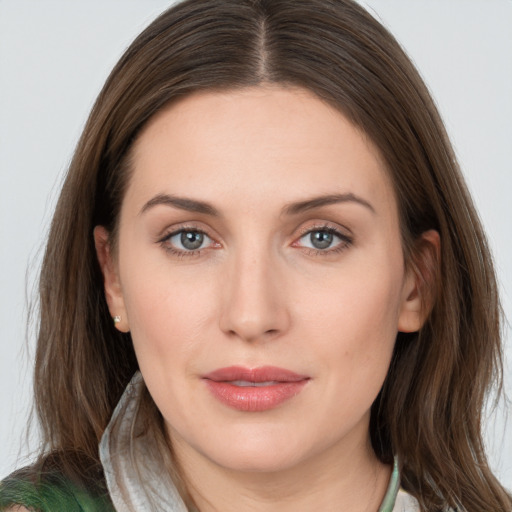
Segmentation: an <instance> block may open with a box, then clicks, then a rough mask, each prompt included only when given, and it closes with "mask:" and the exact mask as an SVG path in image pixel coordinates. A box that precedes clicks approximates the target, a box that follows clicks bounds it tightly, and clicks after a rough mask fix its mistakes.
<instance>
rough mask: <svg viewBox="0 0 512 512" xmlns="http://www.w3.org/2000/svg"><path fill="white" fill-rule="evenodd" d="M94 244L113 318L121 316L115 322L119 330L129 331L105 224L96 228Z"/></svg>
mask: <svg viewBox="0 0 512 512" xmlns="http://www.w3.org/2000/svg"><path fill="white" fill-rule="evenodd" d="M94 245H95V247H96V256H97V258H98V262H99V264H100V268H101V272H102V274H103V283H104V287H105V299H106V301H107V305H108V309H109V311H110V315H111V316H112V318H114V317H119V320H116V322H114V324H115V327H116V329H117V330H119V331H121V332H129V330H130V329H129V324H128V318H127V315H126V308H125V304H124V297H123V293H122V288H121V283H120V281H119V273H118V269H117V264H116V261H115V258H114V257H113V255H112V250H111V245H110V242H109V233H108V231H107V230H106V229H105V228H104V227H103V226H96V227H95V228H94Z"/></svg>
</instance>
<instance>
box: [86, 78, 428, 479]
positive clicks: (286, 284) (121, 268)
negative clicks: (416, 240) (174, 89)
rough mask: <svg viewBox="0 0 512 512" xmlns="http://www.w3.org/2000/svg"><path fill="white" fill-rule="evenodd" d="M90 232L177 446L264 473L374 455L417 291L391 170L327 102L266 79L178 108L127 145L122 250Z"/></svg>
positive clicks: (414, 319)
mask: <svg viewBox="0 0 512 512" xmlns="http://www.w3.org/2000/svg"><path fill="white" fill-rule="evenodd" d="M95 235H96V242H97V246H98V252H99V257H100V262H102V267H103V269H104V273H105V278H106V281H105V284H106V293H107V299H108V302H109V307H110V311H111V313H112V315H121V317H122V320H121V322H120V324H118V327H119V328H120V329H121V330H130V332H131V335H132V339H133V344H134V347H135V351H136V355H137V359H138V362H139V365H140V369H141V372H142V375H143V377H144V380H145V382H146V384H147V387H148V389H149V391H150V393H151V395H152V397H153V399H154V401H155V402H156V404H157V406H158V408H159V409H160V411H161V413H162V415H163V417H164V419H165V424H166V427H167V431H168V434H169V436H170V438H171V440H172V442H173V443H174V445H175V447H176V450H177V452H178V454H182V457H183V458H185V459H186V458H187V457H188V458H189V459H191V460H192V459H193V460H208V461H210V462H212V461H213V462H214V463H215V464H216V465H218V466H221V467H224V468H229V469H235V470H245V471H247V470H248V471H251V470H254V471H270V470H280V469H288V468H292V467H295V466H297V465H300V464H301V463H304V462H311V461H312V460H314V459H315V458H317V459H318V458H322V457H327V456H332V455H335V454H337V453H345V454H346V453H347V450H348V451H349V452H351V453H354V455H355V454H356V453H357V450H362V449H363V450H368V446H369V444H368V439H369V438H368V426H369V416H370V407H371V404H372V402H373V401H374V399H375V398H376V396H377V394H378V392H379V390H380V388H381V386H382V384H383V381H384V378H385V376H386V373H387V370H388V366H389V363H390V358H391V355H392V351H393V346H394V342H395V337H396V334H397V331H398V330H404V331H413V330H416V329H417V328H418V327H419V323H420V318H419V313H418V310H419V304H418V302H419V299H418V294H417V293H416V291H415V286H416V285H415V279H414V277H413V276H412V275H409V274H407V273H406V272H405V269H404V261H403V254H402V247H401V240H400V231H399V224H398V214H397V204H396V200H395V197H394V192H393V188H392V185H391V182H390V180H389V178H388V176H387V174H386V171H385V169H384V166H383V164H382V162H381V161H380V159H379V155H378V153H377V151H376V150H375V148H374V147H373V146H372V144H371V143H370V142H369V141H368V140H367V139H366V138H365V137H364V136H363V135H362V134H361V133H360V132H359V131H358V130H357V129H356V128H354V126H353V125H352V124H351V123H350V122H348V121H347V119H346V118H345V117H344V116H342V115H341V114H340V113H339V112H338V111H336V110H334V109H333V108H331V107H329V106H327V105H326V104H325V103H323V102H322V101H321V100H319V99H318V98H317V97H315V96H314V95H312V94H311V93H309V92H307V91H305V90H302V89H298V88H281V87H270V86H268V87H255V88H247V89H243V90H240V91H236V92H208V93H197V94H194V95H191V96H189V97H187V98H185V99H183V100H181V101H179V102H177V103H175V104H173V105H172V106H170V107H168V108H167V109H166V110H164V111H162V112H161V113H159V114H158V115H157V116H156V117H155V118H154V119H152V120H151V122H150V123H149V124H148V126H147V127H146V128H145V130H144V131H143V133H142V134H141V136H140V138H139V139H138V141H137V143H136V145H135V148H134V153H133V175H132V176H131V179H130V183H129V186H128V189H127V192H126V196H125V198H124V201H123V204H122V209H121V217H120V228H119V241H118V242H119V243H118V252H117V254H116V255H115V256H114V257H111V256H110V255H109V254H108V248H107V249H105V246H104V245H102V240H104V237H105V232H104V231H103V230H102V229H101V228H99V229H97V230H96V233H95ZM107 247H108V246H107Z"/></svg>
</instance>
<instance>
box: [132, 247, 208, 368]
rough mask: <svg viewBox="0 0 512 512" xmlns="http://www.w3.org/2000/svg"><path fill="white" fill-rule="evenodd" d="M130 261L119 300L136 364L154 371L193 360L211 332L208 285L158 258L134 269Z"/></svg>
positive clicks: (134, 260)
mask: <svg viewBox="0 0 512 512" xmlns="http://www.w3.org/2000/svg"><path fill="white" fill-rule="evenodd" d="M136 256H137V255H136V254H132V257H131V258H127V259H126V261H125V267H124V272H125V275H126V276H129V277H128V278H127V279H126V280H125V281H124V282H123V295H124V300H125V306H126V310H127V316H128V320H129V324H130V331H131V335H132V339H133V343H134V347H135V351H136V353H137V358H138V359H139V363H140V364H141V365H144V364H146V359H147V364H155V368H156V367H158V366H159V365H160V364H162V363H164V362H165V364H166V365H167V366H168V365H169V364H173V365H176V364H177V363H178V362H179V361H180V360H182V358H183V357H185V356H186V355H187V354H192V355H193V352H194V351H195V350H196V349H197V346H198V344H199V343H200V341H201V339H203V340H204V337H205V334H206V333H207V332H208V331H209V329H210V327H211V317H212V314H211V310H212V308H213V307H214V305H215V293H214V290H213V284H212V283H211V281H210V280H202V279H198V278H197V276H196V277H193V276H186V275H183V273H182V272H180V271H179V269H173V268H172V267H171V266H170V265H166V262H165V261H164V262H163V263H162V261H161V260H162V258H161V257H160V258H159V259H156V262H154V263H152V262H151V260H150V259H149V258H146V259H145V261H144V265H138V264H137V257H136ZM130 269H131V271H130ZM206 283H209V284H206Z"/></svg>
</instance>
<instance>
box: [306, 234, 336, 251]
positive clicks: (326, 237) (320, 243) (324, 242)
mask: <svg viewBox="0 0 512 512" xmlns="http://www.w3.org/2000/svg"><path fill="white" fill-rule="evenodd" d="M332 238H333V234H332V233H329V232H327V231H314V232H313V233H311V235H310V240H311V243H312V245H313V247H315V248H316V249H327V248H328V247H329V246H330V245H331V244H332Z"/></svg>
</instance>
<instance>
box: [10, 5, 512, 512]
mask: <svg viewBox="0 0 512 512" xmlns="http://www.w3.org/2000/svg"><path fill="white" fill-rule="evenodd" d="M490 261H491V260H490V257H489V254H488V249H487V246H486V242H485V237H484V234H483V232H482V229H481V227H480V224H479V222H478V218H477V216H476V214H475V212H474V208H473V206H472V203H471V200H470V198H469V196H468V194H467V192H466V189H465V186H464V183H463V180H462V178H461V177H460V174H459V171H458V168H457V164H456V162H455V158H454V156H453V152H452V150H451V147H450V144H449V142H448V140H447V137H446V134H445V132H444V129H443V126H442V123H441V121H440V119H439V116H438V114H437V111H436V109H435V107H434V105H433V102H432V100H431V99H430V96H429V94H428V92H427V90H426V88H425V86H424V84H423V83H422V81H421V79H420V78H419V76H418V74H417V72H416V71H415V70H414V67H413V66H412V64H411V63H410V61H409V60H408V59H407V57H406V56H405V55H404V54H403V52H402V51H401V49H400V47H399V46H398V44H397V43H396V42H395V41H394V39H393V38H392V36H390V34H389V33H387V32H386V31H385V29H383V28H382V27H381V26H380V25H379V24H378V23H377V22H376V21H375V20H374V19H373V18H371V17H370V16H369V15H368V14H367V13H366V12H365V11H364V10H363V9H361V8H360V7H359V6H358V5H357V4H355V3H353V2H351V1H346V0H345V1H329V0H293V1H290V0H288V1H285V0H283V1H279V0H272V1H270V0H269V1H263V0H261V1H250V0H247V1H239V0H237V1H234V0H232V1H212V0H209V1H208V0H192V1H190V0H189V1H186V2H183V3H181V4H178V5H177V6H175V7H173V8H172V9H170V10H169V11H167V12H166V13H164V14H163V15H162V16H161V17H159V18H158V19H157V20H156V21H155V22H154V23H153V24H152V25H150V27H148V29H146V30H145V31H144V32H143V33H142V34H141V35H140V36H139V37H138V38H137V39H136V41H135V42H134V43H133V44H132V46H131V47H130V48H129V49H128V50H127V52H126V53H125V55H124V56H123V57H122V59H121V60H120V62H119V63H118V65H117V66H116V67H115V69H114V71H113V72H112V74H111V76H110V77H109V79H108V80H107V83H106V84H105V87H104V89H103V91H102V92H101V94H100V96H99V98H98V100H97V103H96V105H95V107H94V108H93V111H92V113H91V116H90V118H89V121H88V123H87V125H86V127H85V130H84V133H83V135H82V138H81V140H80V143H79V145H78V148H77V150H76V153H75V156H74V159H73V162H72V164H71V167H70V171H69V174H68V177H67V179H66V182H65V184H64V187H63V190H62V193H61V197H60V200H59V203H58V206H57V209H56V213H55V216H54V220H53V223H52V229H51V233H50V237H49V241H48V245H47V251H46V256H45V261H44V265H43V270H42V274H41V286H40V290H41V323H40V331H39V339H38V349H37V361H36V374H35V379H36V382H37V383H38V386H37V389H36V404H37V410H38V413H39V417H40V420H41V424H42V426H43V430H44V433H45V441H46V445H45V447H44V451H43V454H42V456H41V458H40V461H39V462H38V464H36V465H35V466H34V467H31V468H28V469H26V470H23V471H21V472H18V473H17V474H15V475H13V476H11V477H10V478H9V479H7V480H6V481H5V482H4V483H3V485H2V488H1V492H0V496H1V499H2V500H3V501H2V502H1V504H2V506H3V507H9V506H11V508H12V507H15V506H17V505H22V506H25V507H28V508H29V509H30V508H34V509H36V510H37V509H41V510H56V509H59V508H60V509H66V510H73V507H74V508H75V509H77V510H80V509H85V510H88V509H91V510H93V509H96V510H110V509H112V508H115V510H153V509H154V510H187V509H189V510H196V509H197V510H200V511H201V512H204V511H208V510H223V511H224V510H226V511H228V510H277V509H279V510H287V509H290V510H292V509H293V510H316V509H326V510H354V511H357V510H383V511H384V510H449V509H450V508H452V509H459V510H468V511H477V510H478V511H482V510H489V511H498V510H511V509H512V502H511V499H510V496H509V495H508V494H507V493H506V491H505V490H504V489H503V488H502V487H501V486H500V484H499V483H498V482H497V481H496V479H495V477H494V476H493V475H492V473H491V472H490V471H489V469H488V466H487V462H486V459H485V454H484V450H483V447H482V440H481V432H480V414H481V409H482V403H483V400H484V398H485V395H486V392H487V390H488V388H489V385H490V384H491V383H492V382H493V379H494V377H495V376H496V375H499V370H500V353H501V352H500V349H501V348H500V337H499V322H500V318H499V305H498V297H497V292H496V283H495V278H494V272H493V269H492V265H491V263H490ZM139 370H140V371H139ZM400 485H401V487H402V489H401V490H399V486H400ZM88 507H89V508H88ZM12 509H13V510H15V508H12Z"/></svg>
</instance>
